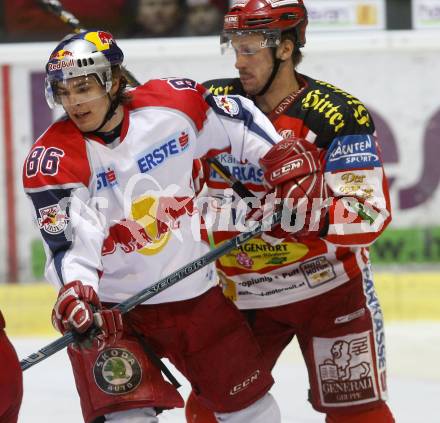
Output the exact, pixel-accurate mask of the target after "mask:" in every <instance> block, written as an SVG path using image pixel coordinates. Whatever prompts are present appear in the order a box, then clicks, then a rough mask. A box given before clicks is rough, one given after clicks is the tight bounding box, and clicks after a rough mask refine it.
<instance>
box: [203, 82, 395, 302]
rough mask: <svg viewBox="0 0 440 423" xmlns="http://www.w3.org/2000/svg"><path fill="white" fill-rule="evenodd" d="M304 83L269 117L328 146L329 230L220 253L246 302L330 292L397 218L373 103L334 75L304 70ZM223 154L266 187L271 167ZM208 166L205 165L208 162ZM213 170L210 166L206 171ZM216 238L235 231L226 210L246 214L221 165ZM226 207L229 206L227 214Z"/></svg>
mask: <svg viewBox="0 0 440 423" xmlns="http://www.w3.org/2000/svg"><path fill="white" fill-rule="evenodd" d="M297 77H298V80H299V81H300V83H301V89H300V91H299V92H297V93H295V95H291V96H288V97H287V98H286V99H285V100H283V101H282V102H281V103H280V105H279V106H278V107H277V108H276V109H275V110H274V111H273V112H271V113H270V114H269V115H268V117H269V118H270V120H271V121H272V123H273V124H274V126H275V128H276V129H277V131H278V132H279V133H280V134H281V135H282V136H283V137H285V138H288V137H292V136H294V137H298V138H303V139H305V140H307V141H309V142H311V143H314V144H315V145H316V146H317V147H318V148H319V149H321V150H324V151H323V155H324V156H325V159H324V169H325V182H326V185H327V187H328V189H329V192H331V193H332V196H333V200H332V204H331V206H330V209H329V229H328V234H327V235H326V236H325V237H323V238H318V239H313V240H312V239H311V240H310V241H309V240H306V241H304V242H301V243H299V242H296V241H294V240H284V241H283V242H281V243H279V244H278V245H271V244H268V243H266V242H265V241H264V240H263V239H262V238H254V239H252V240H250V241H249V242H248V243H247V244H246V245H244V246H242V247H240V248H238V249H236V250H234V251H232V252H230V253H229V254H227V255H225V256H223V257H222V258H220V260H219V261H218V262H217V268H218V271H219V273H220V276H221V280H222V283H223V286H224V291H225V293H226V295H228V296H229V297H231V298H232V299H233V300H234V301H235V302H236V303H237V305H238V306H239V307H240V308H244V309H251V308H261V307H273V306H278V305H284V304H288V303H292V302H295V301H301V300H304V299H306V298H311V297H314V296H317V295H320V294H322V293H325V292H327V291H329V290H331V289H333V288H335V287H337V286H339V285H341V284H343V283H345V282H347V281H349V280H350V279H353V278H354V277H356V276H357V275H359V274H360V273H361V269H362V268H363V267H364V266H365V263H366V262H367V261H368V248H367V247H368V246H369V245H370V244H371V243H372V242H374V240H375V239H376V238H377V237H378V236H379V235H380V233H381V232H382V231H383V230H384V229H385V227H386V226H387V225H388V223H389V222H390V220H391V211H390V200H389V195H388V187H387V181H386V178H385V174H384V170H383V166H382V160H381V157H380V149H379V146H378V143H377V139H376V134H375V128H374V123H373V121H372V119H371V116H370V114H369V112H368V111H367V109H366V108H365V106H364V105H363V104H362V103H361V102H360V101H359V100H358V99H356V98H355V97H353V96H352V95H350V94H348V93H346V92H344V91H342V90H340V89H338V88H337V87H335V86H333V85H331V84H328V83H326V82H322V81H317V80H314V79H312V78H309V77H307V76H304V75H299V74H298V75H297ZM204 85H205V86H206V87H207V88H208V89H210V91H211V92H213V93H214V94H219V93H228V94H242V95H244V91H243V89H242V87H241V84H240V81H239V79H225V80H212V81H208V82H206V83H205V84H204ZM218 160H219V161H220V162H221V163H222V164H223V165H224V166H226V167H228V168H229V170H230V172H231V174H233V175H234V176H235V177H236V178H238V179H239V180H241V181H242V182H243V183H244V184H245V186H246V187H247V188H248V189H249V190H250V191H252V192H253V193H254V194H255V195H256V196H258V197H261V196H262V195H263V194H264V193H265V191H266V190H265V187H264V185H263V172H262V171H261V169H259V168H258V167H255V166H253V165H252V164H251V163H247V162H243V161H240V160H237V159H236V158H235V157H233V156H231V155H230V154H229V153H228V152H224V153H222V154H220V155H219V156H218ZM201 168H202V167H201ZM205 173H206V172H205ZM204 177H205V178H206V177H207V185H208V187H209V190H208V197H209V198H210V200H209V207H207V216H206V221H207V223H208V224H211V226H212V228H211V230H210V232H211V242H212V243H215V244H218V243H220V242H222V241H223V240H224V239H228V238H230V237H231V236H233V235H234V232H233V231H234V226H233V225H231V226H230V227H229V228H225V227H224V222H221V221H220V218H219V217H218V216H220V215H225V214H228V213H229V214H230V215H231V216H232V217H233V219H232V221H233V222H234V221H240V219H241V218H242V216H243V213H246V210H244V209H243V207H241V208H238V207H237V204H238V198H237V195H236V194H234V193H233V191H232V190H231V189H230V188H229V189H228V185H227V184H226V183H225V182H224V181H223V179H222V178H221V177H220V175H218V174H217V173H216V172H215V171H214V170H211V171H210V172H209V175H208V176H207V175H206V174H205V175H204ZM225 210H229V211H228V212H226V213H225Z"/></svg>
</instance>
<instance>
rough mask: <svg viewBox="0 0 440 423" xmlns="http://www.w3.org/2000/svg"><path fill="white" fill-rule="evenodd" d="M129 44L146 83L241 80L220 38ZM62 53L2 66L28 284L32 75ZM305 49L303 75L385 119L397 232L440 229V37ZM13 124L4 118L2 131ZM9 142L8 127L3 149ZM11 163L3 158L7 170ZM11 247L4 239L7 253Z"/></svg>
mask: <svg viewBox="0 0 440 423" xmlns="http://www.w3.org/2000/svg"><path fill="white" fill-rule="evenodd" d="M120 45H121V46H122V48H123V49H124V51H125V53H126V54H125V55H126V61H125V62H126V65H127V67H128V68H129V69H130V70H131V71H132V72H133V73H134V74H135V75H136V76H137V77H138V78H139V79H140V80H141V81H146V80H148V79H150V78H158V77H164V76H168V77H171V76H185V77H189V78H193V79H195V80H197V81H199V82H203V81H205V80H207V79H212V78H217V77H228V76H235V75H236V72H235V70H234V66H233V62H234V58H233V56H221V55H220V51H219V46H218V38H217V37H201V38H179V39H165V40H157V39H149V40H122V41H120ZM53 48H54V43H41V44H31V45H30V44H7V45H0V66H9V69H10V71H11V79H12V84H11V90H12V92H13V95H12V99H11V103H12V104H11V107H12V110H13V121H12V125H13V137H14V138H13V143H14V156H15V157H14V163H15V175H16V180H15V184H14V189H15V199H16V200H15V202H14V204H12V205H10V204H6V192H5V186H4V184H3V182H0V222H4V223H5V224H6V225H7V224H8V215H9V214H13V215H14V216H15V219H16V222H17V228H16V233H17V236H18V240H17V244H18V246H19V247H18V251H17V255H18V261H19V271H20V280H27V279H31V277H32V276H31V274H30V270H29V261H30V259H29V257H30V242H31V241H32V239H35V238H37V237H38V236H37V232H36V229H35V228H34V227H33V225H32V222H31V218H30V216H31V213H30V209H29V204H28V202H27V201H26V200H25V196H24V194H23V192H22V188H21V169H22V164H23V161H24V159H25V156H26V153H27V152H28V150H29V148H30V146H31V145H32V142H33V138H34V136H33V133H32V128H33V125H34V126H35V121H37V123H38V120H39V119H40V121H41V120H42V119H41V118H40V117H39V115H36V112H35V108H34V109H33V108H32V100H35V98H36V97H37V99H39V101H40V104H41V101H42V98H43V97H42V96H43V92H42V91H43V86H42V83H41V87H40V86H36V87H35V86H32V84H31V83H30V80H31V78H30V77H31V75H32V74H34V73H35V72H42V71H43V69H44V65H45V61H46V60H47V58H48V56H49V54H50V52H51V50H52V49H53ZM304 53H305V59H304V61H303V64H301V66H300V68H299V70H300V71H301V72H304V73H306V74H308V75H310V76H312V77H315V78H319V79H322V80H325V81H328V82H331V83H332V84H334V85H337V86H340V87H342V88H343V89H345V90H347V91H349V92H350V93H352V94H353V95H355V96H357V97H359V98H360V99H361V100H362V101H364V102H365V103H366V104H367V106H368V107H370V108H371V109H372V110H374V112H376V113H377V114H378V115H379V116H380V117H381V118H382V119H383V120H384V121H385V123H386V125H387V127H388V130H389V131H390V134H392V135H393V137H394V138H393V139H394V141H392V145H388V144H387V145H386V146H385V145H384V146H383V147H384V152H385V153H386V154H384V155H385V156H387V157H388V156H390V152H391V153H392V154H391V156H393V154H394V156H395V157H394V158H393V159H392V160H388V161H386V162H385V167H386V170H387V174H388V176H389V177H390V178H392V179H393V180H394V182H393V184H392V187H391V198H392V202H393V213H394V220H393V223H392V226H394V227H411V226H413V225H415V224H420V223H423V224H424V225H432V226H440V214H439V213H438V212H437V210H439V209H440V187H439V185H440V184H439V182H440V167H439V166H438V161H434V162H432V159H433V158H435V157H440V143H438V139H440V96H439V93H440V78H439V77H438V72H439V69H440V31H432V32H431V31H401V32H399V31H389V32H386V31H378V32H368V33H332V34H322V33H310V34H309V35H308V42H307V46H306V48H305V49H304ZM32 87H33V88H34V93H33V94H32ZM36 93H37V94H36ZM41 107H46V106H45V105H44V104H43V105H42V106H41ZM0 112H1V108H0ZM40 112H41V110H40ZM46 114H47V110H46ZM3 118H4V116H3V113H1V115H0V129H1V128H2V127H3V125H4V123H3V122H2V119H3ZM427 134H430V138H429V137H428V136H427ZM379 135H380V134H379ZM3 141H4V140H3V131H2V132H1V133H0V144H3ZM386 143H388V140H386ZM391 156H390V157H391ZM6 160H8V158H5V157H2V155H1V154H0V162H1V163H0V168H2V169H3V168H4V165H5V161H6ZM408 196H410V197H411V198H410V201H408ZM405 198H406V200H405ZM405 201H406V203H405ZM7 251H8V245H7V240H6V237H5V236H3V235H2V236H1V237H0V255H1V257H5V253H6V252H7ZM5 267H6V263H5V262H4V259H0V281H2V280H4V279H5V274H6V269H5Z"/></svg>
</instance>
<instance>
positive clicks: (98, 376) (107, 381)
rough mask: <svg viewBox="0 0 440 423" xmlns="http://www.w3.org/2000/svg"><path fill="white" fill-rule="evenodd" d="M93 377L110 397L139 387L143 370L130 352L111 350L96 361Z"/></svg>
mask: <svg viewBox="0 0 440 423" xmlns="http://www.w3.org/2000/svg"><path fill="white" fill-rule="evenodd" d="M93 376H94V378H95V382H96V385H98V387H99V389H101V391H103V392H105V393H106V394H110V395H122V394H126V393H128V392H131V391H133V390H134V389H136V388H137V387H138V385H139V383H140V382H141V379H142V370H141V366H140V364H139V361H138V360H137V358H136V357H135V356H134V355H133V354H132V353H131V352H130V351H127V350H125V349H122V348H109V349H106V350H104V351H103V352H102V353H101V354H99V356H98V358H97V359H96V362H95V365H94V366H93Z"/></svg>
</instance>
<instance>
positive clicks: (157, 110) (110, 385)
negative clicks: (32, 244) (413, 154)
mask: <svg viewBox="0 0 440 423" xmlns="http://www.w3.org/2000/svg"><path fill="white" fill-rule="evenodd" d="M122 61H123V53H122V51H121V50H120V48H119V47H118V46H117V44H116V42H115V40H114V39H113V37H112V36H111V34H109V33H107V32H104V31H85V32H81V33H80V34H77V35H71V36H69V37H66V38H65V39H64V40H63V41H62V42H61V43H60V44H59V45H58V46H57V47H56V49H55V50H54V52H53V53H52V55H51V56H50V59H49V61H48V63H47V66H46V74H47V78H46V97H47V100H48V103H49V104H50V105H51V106H52V107H55V106H61V107H62V108H63V109H64V111H65V112H66V116H65V117H64V118H62V119H60V120H58V121H57V122H55V123H54V124H52V125H51V126H50V127H49V128H48V129H47V131H46V132H45V133H44V134H43V135H42V136H41V137H40V138H39V139H38V140H37V141H36V143H35V144H34V145H33V147H32V149H31V151H30V152H29V154H28V156H27V159H26V161H25V164H24V168H23V181H24V188H25V191H26V193H27V195H28V197H29V198H30V200H31V201H32V203H33V210H34V214H35V221H36V222H37V224H38V226H39V229H40V232H41V236H42V238H43V240H44V246H45V251H46V256H47V261H46V277H47V279H48V280H49V281H50V282H51V283H53V284H54V285H55V286H56V287H57V288H58V289H59V295H58V299H57V301H56V304H55V306H54V309H53V314H52V319H53V324H54V326H55V327H56V328H57V329H58V330H60V331H61V332H62V333H65V332H66V331H67V330H73V331H75V332H76V333H77V334H78V336H80V338H79V340H78V344H79V345H84V343H86V341H87V340H90V339H93V340H94V341H97V342H95V343H94V345H95V344H97V345H95V348H91V349H84V348H74V347H72V346H71V347H69V349H68V353H69V357H70V360H71V363H72V367H73V371H74V375H75V380H76V385H77V389H78V392H79V396H80V399H81V407H82V411H83V416H84V420H85V422H87V423H91V422H95V423H96V422H103V421H109V422H124V423H135V422H136V423H137V422H143V423H146V422H150V423H151V422H157V421H158V418H157V414H158V413H159V412H160V410H163V409H167V408H173V407H179V406H180V407H181V406H183V400H182V398H181V397H180V395H179V394H178V392H177V390H176V389H175V388H174V387H173V386H172V385H171V384H169V383H168V382H166V381H165V380H164V379H163V377H162V375H161V373H160V370H159V369H158V368H156V367H155V366H154V365H153V364H152V363H151V360H150V359H149V358H148V357H147V355H146V354H145V352H144V349H145V348H143V347H142V345H144V344H145V341H146V342H147V344H148V345H149V348H150V350H152V351H153V352H154V353H155V354H157V355H158V356H160V357H167V358H168V359H170V361H171V362H172V363H173V364H174V365H175V366H176V367H177V368H178V369H179V370H180V371H181V372H182V373H183V374H184V375H185V377H187V378H188V380H189V381H190V382H191V385H192V387H193V391H194V392H196V393H197V395H198V397H199V399H200V401H202V402H203V404H204V405H205V406H206V407H208V408H209V409H211V410H213V411H214V412H215V413H216V416H217V418H218V419H219V421H222V422H232V423H235V422H237V423H244V422H251V421H252V422H253V423H258V422H261V423H267V422H271V423H276V422H278V421H280V415H279V410H278V408H277V405H276V403H275V402H274V400H273V399H272V397H271V396H270V395H269V394H268V390H269V389H270V387H271V385H272V383H273V380H272V378H271V375H270V373H269V372H268V371H267V370H266V369H265V368H264V366H262V365H261V360H260V350H259V348H258V346H257V344H256V342H255V340H254V338H253V335H252V333H251V331H250V329H249V327H248V325H247V323H246V322H245V320H244V319H243V317H242V315H241V313H240V312H239V311H238V310H237V309H236V308H235V306H234V305H233V304H232V302H230V301H229V300H227V299H226V298H224V296H223V294H222V292H221V290H220V288H219V287H218V286H217V276H216V272H215V268H214V266H208V267H206V268H203V269H201V270H200V271H198V272H196V273H195V274H193V275H191V276H189V277H187V278H186V279H185V280H184V281H182V282H181V283H179V284H176V285H174V286H173V287H171V288H169V289H167V290H165V291H163V292H162V293H160V294H158V295H156V296H155V297H153V298H151V299H150V300H148V301H147V302H146V303H145V304H143V305H141V306H138V307H136V308H135V309H134V310H132V311H130V312H129V313H127V314H125V315H124V316H121V314H120V312H119V311H118V310H117V309H111V307H112V306H113V305H114V304H116V303H120V302H121V301H124V300H126V299H127V298H129V297H130V296H132V295H134V294H136V293H137V292H139V291H140V290H142V289H144V288H146V287H148V286H149V285H152V284H153V283H154V282H156V281H157V280H159V279H161V278H163V277H164V276H166V275H168V274H170V273H171V272H173V271H174V270H176V269H178V268H180V267H182V266H183V265H185V264H186V263H188V262H190V261H192V260H194V259H195V258H197V257H199V256H201V255H203V254H204V253H206V252H207V251H208V246H207V244H206V243H204V242H202V241H200V219H199V216H198V213H197V211H196V209H195V207H193V197H194V189H193V182H192V163H193V160H194V159H196V158H198V157H201V156H205V155H207V154H216V151H217V149H225V148H226V149H227V150H228V151H229V152H230V153H231V154H232V155H233V156H234V157H235V158H236V159H237V160H239V161H240V160H248V161H249V162H251V163H253V164H255V165H258V162H259V159H260V158H262V157H263V156H264V155H265V154H267V153H270V154H272V155H273V148H274V147H276V145H277V143H278V142H279V141H280V140H281V137H280V136H279V135H278V134H277V132H276V131H275V129H274V128H273V126H272V125H271V124H270V122H269V121H268V119H267V118H266V117H265V116H264V115H263V114H262V113H261V112H259V111H258V110H257V109H256V107H255V106H254V104H253V103H252V102H251V101H249V100H247V99H245V98H242V97H239V96H235V97H227V96H221V97H216V96H213V95H212V94H210V93H209V91H207V90H205V88H203V87H202V86H200V85H198V84H197V83H195V82H194V81H192V80H189V79H184V78H182V79H176V78H173V79H160V80H151V81H149V82H148V83H146V84H144V85H142V86H140V87H138V88H136V89H133V90H131V91H127V90H126V89H125V88H126V87H125V86H126V81H125V78H124V77H123V76H122V73H121V63H122ZM214 149H215V151H213V150H214ZM91 328H94V329H96V328H98V329H99V335H98V336H97V337H95V338H91V337H90V336H88V335H89V333H90V329H91ZM144 347H145V345H144Z"/></svg>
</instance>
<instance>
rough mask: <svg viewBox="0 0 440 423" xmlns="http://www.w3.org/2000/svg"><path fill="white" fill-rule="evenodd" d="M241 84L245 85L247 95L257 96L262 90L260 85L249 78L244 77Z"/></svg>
mask: <svg viewBox="0 0 440 423" xmlns="http://www.w3.org/2000/svg"><path fill="white" fill-rule="evenodd" d="M241 85H242V86H243V88H244V91H245V92H246V94H247V95H250V96H255V95H257V94H258V93H259V92H260V90H261V88H260V87H257V86H256V85H255V83H253V82H252V81H250V80H249V81H247V80H244V79H242V80H241Z"/></svg>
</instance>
